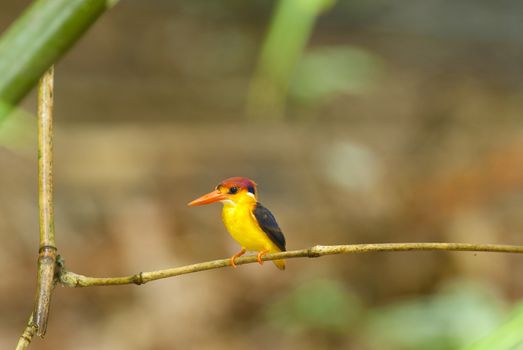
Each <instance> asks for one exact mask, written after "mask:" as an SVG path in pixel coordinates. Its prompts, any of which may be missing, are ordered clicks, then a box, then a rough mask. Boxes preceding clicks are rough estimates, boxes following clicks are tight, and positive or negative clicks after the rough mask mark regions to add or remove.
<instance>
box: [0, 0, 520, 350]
mask: <svg viewBox="0 0 523 350" xmlns="http://www.w3.org/2000/svg"><path fill="white" fill-rule="evenodd" d="M340 6H341V5H340ZM21 9H22V5H21V3H16V4H15V2H10V3H8V4H3V5H2V13H1V16H0V20H1V22H0V28H2V29H3V28H5V27H6V25H7V23H9V22H10V21H12V20H13V19H14V18H15V17H16V16H17V14H18V13H19V12H20V10H21ZM414 12H415V11H414ZM397 13H398V11H395V10H394V9H389V12H387V11H384V12H383V13H382V14H378V13H376V14H374V15H373V14H370V15H368V17H365V18H364V19H363V20H361V21H358V20H357V19H355V18H346V17H344V16H343V12H342V11H341V9H339V8H337V7H335V8H334V9H333V11H332V14H330V15H328V16H327V17H326V18H323V19H322V20H321V21H320V22H319V24H318V27H317V28H316V31H315V33H314V36H313V38H312V41H311V44H310V47H311V48H314V47H315V46H321V45H348V44H351V45H357V46H359V47H364V48H365V49H366V50H368V51H370V52H373V53H374V54H375V55H377V56H379V57H380V59H381V60H382V61H383V62H384V65H383V66H384V67H383V72H382V74H381V76H380V78H379V84H378V85H377V86H376V88H375V89H374V90H372V91H371V92H369V93H367V94H364V95H351V94H344V95H343V94H342V95H339V96H336V97H335V98H333V99H331V100H329V101H327V102H324V103H320V104H315V105H314V106H311V105H306V104H305V105H302V104H300V103H299V102H296V101H291V102H290V106H289V110H288V120H286V121H282V122H270V123H263V122H248V121H247V120H246V118H245V115H244V107H245V94H246V90H247V87H248V84H249V79H250V77H251V74H252V71H253V69H254V65H255V62H256V55H257V53H258V50H259V45H260V42H261V40H262V38H263V33H264V29H265V26H266V24H267V20H268V16H269V14H270V7H269V6H268V5H262V4H260V3H259V2H258V3H254V4H252V6H248V5H241V4H239V2H231V3H229V4H227V5H223V6H222V7H220V6H218V5H211V4H208V5H203V4H200V5H189V4H187V3H186V2H181V1H178V2H172V3H171V2H167V1H155V2H151V3H142V2H139V1H130V2H122V3H121V4H119V5H118V6H117V7H116V8H115V9H114V10H112V11H111V12H109V13H108V14H107V15H105V16H104V17H103V18H102V19H101V20H100V21H99V22H98V23H97V24H96V25H95V27H94V28H93V29H92V30H91V31H90V32H89V33H87V35H86V36H85V38H84V39H82V41H81V42H80V43H79V44H78V45H77V46H76V47H75V48H74V49H73V50H72V51H71V52H70V53H69V54H68V55H67V57H66V58H65V59H64V60H63V61H62V62H61V63H60V64H58V66H57V68H56V79H57V81H56V86H57V91H56V94H55V96H56V120H57V130H56V175H55V182H56V185H55V187H56V200H57V203H56V229H57V243H58V245H59V250H60V253H61V254H62V256H63V257H64V258H65V260H66V264H67V267H68V268H69V269H71V270H73V271H75V272H78V273H84V274H89V275H94V276H105V275H119V274H127V273H134V272H137V271H140V270H152V269H159V268H164V267H169V266H178V265H183V264H189V263H194V262H198V261H204V260H210V259H216V258H222V257H226V256H230V255H231V254H232V253H233V252H235V250H236V249H237V247H236V245H235V243H234V242H233V241H232V240H231V239H230V238H229V237H228V235H227V233H226V232H225V229H224V228H223V227H222V224H221V222H220V218H219V217H220V215H219V211H220V208H219V207H218V206H214V207H204V208H188V207H186V203H187V202H188V201H189V200H191V199H193V198H194V197H196V196H198V195H200V194H202V193H204V192H206V191H208V190H210V189H211V188H212V187H213V186H215V185H216V183H217V182H219V181H220V180H221V179H222V178H225V177H229V176H248V177H251V178H253V179H255V181H256V182H257V183H258V184H259V186H260V197H261V201H262V202H263V203H264V204H265V205H266V206H267V207H269V208H270V209H271V210H272V211H273V212H274V213H275V215H276V216H277V218H278V220H279V222H280V225H281V226H282V228H283V229H284V232H285V233H286V236H287V240H288V248H289V249H297V248H303V247H308V246H311V245H314V244H343V243H364V242H403V241H462V242H478V243H506V244H523V238H522V236H521V233H522V232H523V215H522V208H523V205H522V204H523V128H522V126H523V118H522V115H523V70H522V68H521V65H520V62H521V58H523V46H522V45H521V41H519V42H517V40H513V39H511V38H510V37H507V36H504V37H503V38H499V37H496V36H495V35H494V34H495V31H494V29H495V24H492V28H490V29H488V28H487V29H486V31H487V32H488V31H490V32H492V33H494V34H493V35H492V36H491V37H487V38H484V37H483V39H482V36H481V35H479V34H478V35H471V36H469V37H467V36H465V37H463V36H459V35H457V36H452V35H450V34H448V33H446V32H445V31H442V32H437V31H436V32H437V33H439V34H440V35H436V34H435V33H433V32H430V31H428V32H427V31H425V30H421V29H419V27H416V25H413V27H410V28H409V27H403V28H402V27H400V26H396V25H395V23H398V20H397V18H396V17H395V16H396V14H397ZM411 15H412V16H413V17H412V18H418V17H419V14H418V13H413V14H411ZM425 15H426V16H427V18H428V17H430V16H429V15H428V14H425ZM373 16H374V17H373ZM405 16H409V14H408V13H407V14H406V15H405ZM407 18H409V17H407ZM395 21H396V22H395ZM391 23H392V24H391ZM413 23H418V22H416V21H413ZM418 24H419V23H418ZM436 29H437V28H436ZM451 33H458V34H459V31H454V32H451ZM480 39H481V40H480ZM23 105H24V107H25V108H26V109H27V110H29V111H32V112H33V113H34V110H35V108H34V105H35V98H34V96H30V97H28V98H27V99H26V100H25V101H24V103H23ZM31 142H32V143H30V144H29V145H28V147H26V148H28V149H31V147H33V148H34V140H32V141H31ZM24 149H25V148H24ZM33 153H34V152H33ZM0 169H1V172H0V183H1V184H2V185H1V186H0V187H1V190H0V191H1V193H2V195H1V197H0V237H1V238H2V242H3V243H2V244H3V252H2V254H0V273H1V274H2V276H3V277H2V279H0V348H9V347H12V346H13V344H14V342H15V341H16V338H17V337H18V335H19V333H20V331H21V330H22V328H23V325H24V322H25V319H26V317H27V315H28V314H29V312H30V309H31V306H32V297H33V293H34V285H35V279H34V275H35V254H36V251H37V234H36V233H37V231H38V226H37V200H36V198H37V193H36V177H35V172H36V163H35V157H34V155H33V154H32V153H27V152H26V151H23V150H18V151H17V150H16V149H13V148H0ZM522 268H523V260H522V259H521V258H520V257H517V256H510V255H493V254H467V253H452V254H445V253H396V254H375V255H369V256H337V257H326V258H322V259H317V260H313V261H310V260H305V259H296V260H292V261H289V263H288V269H287V270H286V271H285V272H284V273H280V272H279V271H277V270H276V269H274V268H272V266H269V265H264V266H263V267H260V266H255V265H252V266H242V267H240V268H238V269H237V270H232V269H223V270H216V271H211V272H204V273H198V274H194V275H190V276H184V277H179V278H174V279H169V280H165V281H160V282H154V283H151V284H148V285H146V286H141V287H136V286H125V287H113V288H92V289H78V290H71V289H64V288H57V291H56V294H55V296H54V300H53V309H52V315H51V320H50V324H49V330H48V335H47V337H46V339H45V341H41V340H35V342H34V344H33V346H34V348H35V349H53V348H72V349H92V348H97V349H177V348H188V349H236V348H242V347H247V346H249V347H252V348H256V349H262V348H267V347H269V346H270V347H272V348H275V349H294V348H303V349H309V348H311V349H312V348H320V349H321V348H353V349H361V348H366V345H364V343H362V340H361V339H360V338H359V337H358V334H357V332H351V331H350V330H348V331H347V335H346V336H340V335H339V334H332V333H329V332H326V333H322V332H319V333H318V334H315V333H306V334H305V335H304V334H300V335H296V334H293V333H292V332H284V331H282V330H278V329H276V328H275V327H274V326H272V325H271V324H270V323H268V322H266V318H265V316H264V315H265V314H264V312H265V311H266V310H267V308H268V305H271V303H273V302H274V301H275V300H277V299H278V298H280V297H281V296H283V295H285V294H287V293H289V291H291V290H294V289H295V288H299V286H302V285H306V284H307V283H309V282H313V281H316V280H322V279H332V280H335V281H340V282H341V284H342V285H344V286H345V287H346V288H347V289H348V290H350V291H351V293H353V294H354V295H356V296H357V297H358V298H359V299H360V300H361V303H362V305H364V306H363V307H364V308H369V309H371V308H373V307H377V306H380V305H385V304H387V303H393V302H394V301H395V300H401V299H404V298H408V297H416V296H419V295H425V294H430V293H433V292H434V291H435V290H437V288H438V287H439V286H440V285H441V284H442V283H444V282H445V281H447V280H449V279H455V278H473V279H478V280H481V281H484V282H486V283H487V284H490V285H492V286H493V287H494V288H495V289H496V290H497V291H498V293H499V295H500V298H501V299H503V300H506V301H509V302H510V301H513V300H516V299H518V298H521V296H522V295H523V283H522V282H521V280H520V279H519V280H518V279H517V278H516V277H517V274H518V271H520V270H521V269H522Z"/></svg>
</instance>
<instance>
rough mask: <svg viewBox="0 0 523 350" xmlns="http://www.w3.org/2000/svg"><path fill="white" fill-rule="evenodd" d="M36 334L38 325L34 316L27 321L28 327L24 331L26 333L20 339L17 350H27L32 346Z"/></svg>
mask: <svg viewBox="0 0 523 350" xmlns="http://www.w3.org/2000/svg"><path fill="white" fill-rule="evenodd" d="M35 333H36V325H35V323H34V321H33V314H31V316H30V317H29V321H27V326H26V327H25V329H24V332H23V333H22V335H21V336H20V338H19V339H18V344H16V349H15V350H25V349H27V347H28V346H29V344H31V340H33V337H34V335H35Z"/></svg>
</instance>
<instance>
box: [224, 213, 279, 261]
mask: <svg viewBox="0 0 523 350" xmlns="http://www.w3.org/2000/svg"><path fill="white" fill-rule="evenodd" d="M251 207H252V206H250V205H245V204H233V203H224V206H223V211H222V219H223V223H224V224H225V227H226V228H227V230H228V231H229V233H230V235H231V236H232V238H234V240H235V241H236V242H238V243H239V244H240V245H241V246H242V247H243V248H245V249H247V250H251V251H261V250H265V249H268V250H269V251H270V252H278V251H279V249H278V248H277V247H276V245H275V244H274V243H272V241H271V240H270V239H269V237H267V235H266V234H265V232H263V231H262V230H261V228H260V227H259V226H258V224H257V223H256V219H255V218H254V216H253V215H252V209H251Z"/></svg>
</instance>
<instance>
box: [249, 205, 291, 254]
mask: <svg viewBox="0 0 523 350" xmlns="http://www.w3.org/2000/svg"><path fill="white" fill-rule="evenodd" d="M253 214H254V217H255V218H256V221H258V225H260V228H261V229H262V230H263V232H265V233H266V234H267V236H268V237H269V238H270V240H271V241H272V243H274V244H276V246H277V247H278V248H280V250H281V251H282V252H284V251H285V237H284V236H283V232H281V229H280V226H278V223H277V222H276V219H275V218H274V215H272V213H271V212H270V211H269V209H267V208H265V207H264V206H263V205H261V204H260V203H256V206H255V207H254V211H253Z"/></svg>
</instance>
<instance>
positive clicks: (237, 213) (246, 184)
mask: <svg viewBox="0 0 523 350" xmlns="http://www.w3.org/2000/svg"><path fill="white" fill-rule="evenodd" d="M216 202H221V203H222V204H223V210H222V220H223V223H224V225H225V227H226V229H227V231H229V234H230V235H231V236H232V238H233V239H234V240H235V241H236V242H238V243H239V244H240V246H241V250H240V251H239V252H238V253H236V254H234V255H233V256H232V257H231V258H230V262H231V265H232V267H234V268H236V267H237V265H236V259H237V258H238V257H240V256H242V255H243V254H245V253H246V252H247V251H255V252H258V254H257V258H258V263H259V264H260V265H263V261H262V257H263V256H264V255H266V254H268V253H277V252H284V251H285V250H286V249H285V236H284V235H283V232H282V231H281V229H280V227H279V226H278V223H277V222H276V219H275V218H274V215H272V213H271V212H270V211H269V209H267V208H265V207H264V206H263V205H262V204H261V203H260V202H258V190H257V185H256V183H255V182H254V181H252V180H251V179H248V178H246V177H231V178H228V179H225V180H223V181H222V182H220V183H219V184H218V185H217V186H216V187H215V189H214V191H212V192H209V193H207V194H205V195H203V196H201V197H199V198H197V199H195V200H193V201H192V202H190V203H188V204H187V205H188V206H199V205H205V204H211V203H216ZM273 263H274V264H275V265H276V267H278V268H279V269H280V270H285V260H283V259H279V260H273Z"/></svg>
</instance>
